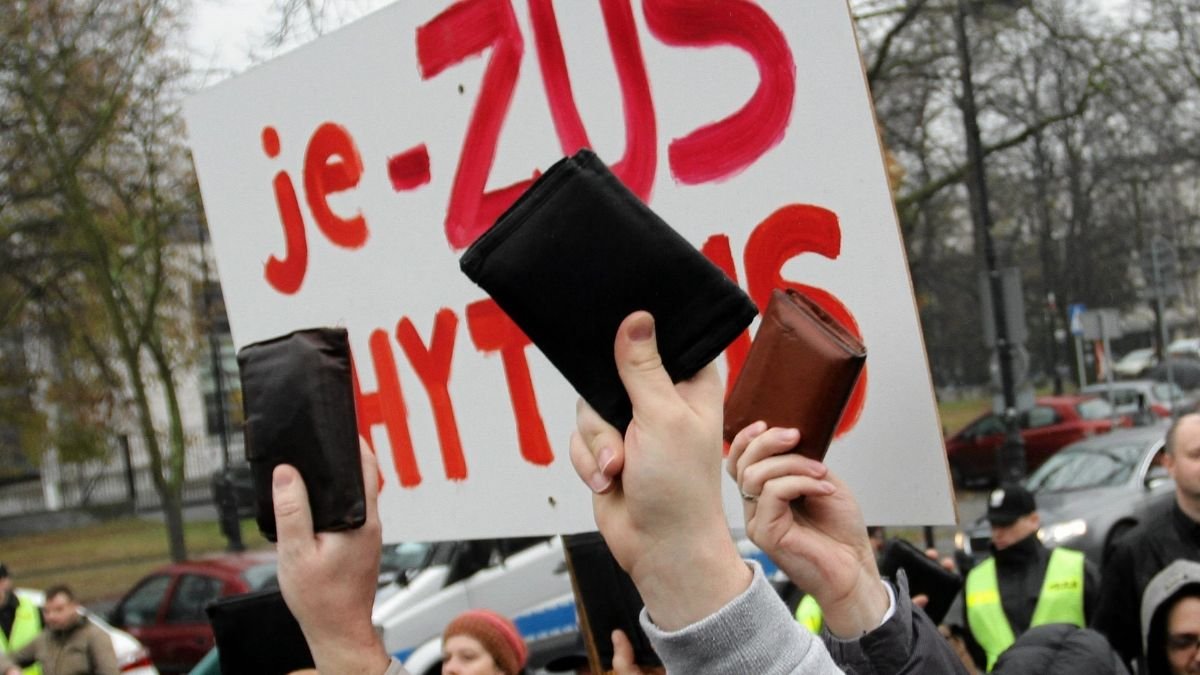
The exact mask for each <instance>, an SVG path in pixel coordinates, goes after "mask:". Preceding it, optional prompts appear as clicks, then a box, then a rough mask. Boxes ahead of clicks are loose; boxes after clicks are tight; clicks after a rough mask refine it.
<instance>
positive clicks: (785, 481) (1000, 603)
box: [274, 312, 1200, 675]
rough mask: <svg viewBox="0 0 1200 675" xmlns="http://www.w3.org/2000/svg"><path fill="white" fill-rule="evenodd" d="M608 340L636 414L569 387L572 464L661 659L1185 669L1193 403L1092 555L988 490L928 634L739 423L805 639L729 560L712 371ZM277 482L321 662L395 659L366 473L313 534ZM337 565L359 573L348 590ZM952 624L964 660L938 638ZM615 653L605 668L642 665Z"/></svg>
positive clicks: (880, 667)
mask: <svg viewBox="0 0 1200 675" xmlns="http://www.w3.org/2000/svg"><path fill="white" fill-rule="evenodd" d="M614 354H615V358H616V363H617V368H618V371H619V373H620V376H621V380H622V382H623V384H624V385H625V388H626V390H627V392H628V394H629V397H630V400H631V401H632V403H633V410H634V414H633V422H632V423H631V424H630V425H629V428H628V429H626V430H624V431H623V432H622V431H621V430H618V429H616V428H614V427H613V426H611V425H609V424H608V423H607V422H605V421H604V420H603V419H602V418H601V417H600V416H599V415H598V414H596V412H595V411H593V410H592V409H591V408H590V407H589V406H588V405H587V403H586V402H583V401H580V403H579V406H578V411H577V412H578V414H577V430H576V432H575V433H574V434H573V435H572V437H571V452H570V454H571V462H572V465H573V466H574V468H575V470H576V472H577V473H578V474H579V477H580V479H581V480H582V481H583V482H584V483H585V484H586V485H588V486H589V487H590V488H591V489H592V491H593V498H592V499H593V511H594V515H595V520H596V525H597V527H598V528H599V530H600V532H601V534H602V535H603V536H604V538H605V541H606V542H607V544H608V546H609V548H610V549H611V550H612V552H613V555H614V556H615V557H616V559H617V561H618V562H619V563H620V565H621V567H622V568H623V569H625V570H626V571H627V572H628V573H629V574H630V576H631V577H632V579H633V581H634V584H635V586H636V587H637V589H638V591H639V593H640V594H641V596H642V599H643V600H644V601H645V609H644V610H643V612H642V614H641V617H640V622H641V627H642V629H643V630H644V631H645V632H646V634H647V636H648V637H649V639H650V641H651V643H652V644H653V645H654V648H655V650H656V651H657V653H658V655H659V656H660V657H661V659H662V662H663V664H664V665H665V667H666V670H667V671H668V672H675V673H764V674H770V673H780V674H783V673H837V672H846V673H880V674H882V673H965V672H971V671H975V670H976V666H979V670H983V671H993V672H998V673H1009V674H1011V673H1026V674H1033V673H1076V672H1079V673H1083V672H1087V673H1089V675H1101V674H1103V673H1126V672H1137V673H1139V674H1141V673H1150V674H1152V675H1159V674H1160V673H1161V674H1163V675H1167V674H1170V675H1180V674H1182V673H1192V672H1200V653H1198V652H1200V649H1198V647H1200V563H1197V562H1192V561H1200V415H1197V414H1189V415H1185V416H1182V417H1180V418H1179V419H1178V420H1177V421H1176V422H1175V423H1174V424H1173V425H1172V427H1171V428H1170V430H1169V431H1168V434H1167V443H1166V458H1165V466H1166V468H1167V470H1168V472H1169V473H1170V475H1171V476H1172V477H1173V478H1174V479H1175V483H1176V499H1175V500H1174V503H1173V504H1172V505H1171V510H1170V513H1168V514H1162V517H1159V518H1152V519H1149V520H1148V521H1147V522H1145V523H1143V524H1142V525H1141V526H1139V527H1138V528H1136V529H1135V530H1133V531H1132V532H1130V533H1129V534H1128V535H1127V536H1126V537H1124V538H1123V539H1122V540H1121V541H1120V542H1118V543H1117V545H1116V547H1115V549H1114V552H1113V554H1112V555H1111V556H1110V558H1109V559H1108V561H1107V562H1106V564H1105V567H1104V569H1103V570H1100V571H1097V570H1096V569H1095V568H1094V566H1092V565H1091V563H1089V562H1088V561H1087V560H1085V559H1084V557H1083V555H1082V554H1081V553H1078V552H1074V551H1070V550H1067V549H1062V548H1059V549H1055V550H1053V551H1050V550H1047V549H1046V548H1045V547H1044V546H1042V544H1041V543H1040V541H1039V540H1038V539H1037V531H1038V528H1039V525H1040V520H1039V516H1038V513H1037V508H1036V503H1035V500H1034V497H1033V495H1032V494H1030V493H1029V492H1028V491H1026V490H1024V489H1023V488H1021V487H1018V486H1013V487H1006V488H1002V489H1000V490H998V491H996V492H995V493H993V494H992V495H991V497H990V499H989V508H988V517H989V520H990V521H991V523H992V527H993V541H994V555H993V557H992V558H990V559H988V560H987V561H985V562H984V563H983V564H981V565H979V566H978V567H976V568H975V569H972V570H971V571H970V573H969V574H968V576H967V579H966V584H965V588H964V591H963V594H962V597H961V603H960V608H959V616H960V620H959V621H958V623H957V626H958V629H959V630H958V631H953V630H946V628H945V627H943V628H942V629H941V630H939V627H938V626H935V625H934V624H933V622H932V621H931V620H930V619H929V617H928V616H926V615H925V613H924V612H923V611H922V610H921V609H920V607H919V606H917V604H914V603H913V601H912V599H911V598H910V597H909V591H908V586H907V581H906V578H905V575H904V573H903V572H901V573H899V574H897V578H895V579H891V580H884V579H882V578H881V577H880V574H879V570H878V567H877V565H876V561H875V554H874V547H873V546H872V544H871V542H870V539H869V538H868V534H867V528H866V527H865V524H864V523H863V520H862V515H861V513H860V510H859V507H858V504H857V502H856V501H855V499H854V496H853V495H852V494H851V492H850V490H849V489H848V488H847V486H846V485H845V483H843V482H842V481H841V480H839V479H838V477H837V476H836V475H834V474H833V473H832V472H831V471H830V470H829V469H828V468H827V467H826V466H825V465H824V464H822V463H820V462H817V461H814V460H812V459H808V458H805V457H803V456H801V455H798V454H795V453H792V452H790V450H791V449H792V448H793V447H795V445H796V443H797V441H798V440H799V436H798V432H797V431H796V430H795V429H778V428H767V425H766V424H764V423H761V422H759V423H755V424H752V425H750V426H749V427H747V428H746V429H744V430H742V431H741V432H740V433H739V434H738V435H737V436H736V437H735V439H734V440H733V442H732V444H731V447H730V450H729V454H728V458H727V459H726V460H725V462H724V467H725V470H726V472H727V473H728V475H729V477H731V478H732V479H733V480H734V481H735V482H736V484H737V487H738V490H739V491H740V493H741V495H742V497H743V504H744V510H745V513H744V515H745V524H746V532H747V535H748V536H749V537H750V539H751V540H752V541H753V542H754V543H755V544H756V545H757V546H758V547H759V548H761V549H762V550H763V551H764V552H766V553H767V555H768V556H769V557H770V558H771V559H772V561H774V562H775V564H776V565H778V567H779V568H780V569H781V570H782V571H783V572H784V573H785V574H786V575H787V576H788V578H789V579H790V580H791V581H792V582H793V583H794V584H795V585H796V586H797V587H798V588H800V589H803V590H804V591H805V592H807V593H808V594H810V595H811V596H812V598H813V599H814V600H815V602H816V604H817V605H819V607H820V610H821V629H820V632H819V634H818V633H814V632H812V631H810V630H808V629H807V628H805V627H804V626H803V625H802V624H801V623H800V622H797V621H796V620H795V618H794V617H793V616H792V614H791V613H790V612H789V611H788V608H787V607H786V606H785V605H784V603H783V602H782V600H781V599H780V598H779V596H778V595H777V594H776V593H775V592H774V591H773V589H772V587H771V586H770V585H769V584H768V583H767V580H766V577H765V576H764V574H763V571H762V569H761V567H760V566H759V565H758V564H757V563H755V562H753V561H746V560H743V559H742V558H741V556H740V555H739V554H738V551H737V548H736V546H735V544H734V541H733V539H732V537H731V535H730V533H729V531H728V529H727V527H726V524H725V516H724V514H723V512H722V504H721V498H720V492H721V489H720V481H721V480H722V477H721V468H722V443H721V410H722V398H723V391H724V390H723V387H722V383H721V381H720V379H719V378H718V376H717V374H716V371H715V368H714V367H713V366H712V365H710V366H709V367H708V368H706V369H705V370H703V371H701V372H700V373H699V374H697V375H696V376H695V377H693V378H692V379H690V380H687V381H684V382H680V383H673V382H672V381H671V379H670V377H669V376H668V375H667V373H666V371H665V370H664V369H663V367H662V362H661V359H660V357H659V355H658V351H657V346H656V342H655V337H654V321H653V318H652V317H651V316H650V315H648V314H646V313H644V312H637V313H634V314H632V315H630V316H629V317H628V318H627V319H626V320H625V321H624V322H623V323H622V325H621V327H620V329H619V331H618V334H617V337H616V341H615V345H614ZM602 456H603V457H604V459H605V461H604V463H603V464H602V463H600V462H599V460H598V458H599V457H602ZM362 461H363V464H364V467H363V468H364V472H363V473H364V475H366V476H374V475H375V473H376V468H375V464H374V457H373V456H372V455H371V454H370V453H369V452H366V451H364V452H363V453H362ZM274 479H275V483H274V491H275V509H276V518H277V522H278V527H279V551H280V582H281V586H282V589H283V593H284V596H285V598H286V599H287V600H288V603H289V606H290V607H291V608H292V610H293V612H294V613H295V614H296V617H297V619H298V620H299V622H300V625H301V627H302V628H303V630H304V632H305V635H306V637H307V638H308V640H309V642H310V645H312V647H313V655H314V658H315V660H316V662H317V666H318V668H319V670H321V671H322V672H337V673H362V674H364V675H378V674H380V673H388V674H389V675H395V674H398V673H403V672H404V671H403V667H402V666H401V665H400V664H399V663H398V662H395V661H394V660H391V659H389V658H388V656H387V654H386V652H385V651H384V649H383V647H382V645H381V644H380V643H379V639H378V636H377V635H376V634H375V633H374V631H373V630H372V629H371V624H370V607H371V602H370V598H371V590H372V585H373V583H374V581H373V580H374V570H373V565H374V561H375V560H377V559H378V555H373V554H377V553H378V547H379V521H378V513H377V511H376V510H375V499H374V497H375V495H374V493H373V491H372V489H371V488H372V483H373V481H367V483H368V493H369V501H370V503H371V505H372V508H371V513H370V515H369V517H368V521H367V525H366V526H365V527H364V528H363V529H361V530H357V531H354V532H350V533H336V534H316V535H314V533H313V531H312V525H311V521H310V519H309V515H308V510H307V498H306V493H305V489H304V485H303V482H302V481H301V480H300V479H299V475H298V474H297V473H296V472H295V470H294V469H292V468H291V467H287V466H281V467H279V468H277V469H276V473H275V476H274ZM347 572H350V574H347ZM348 579H354V580H355V581H354V582H353V583H354V584H355V585H356V588H354V589H351V590H352V592H349V593H347V592H346V591H347V588H346V585H347V583H348ZM314 580H315V581H316V582H317V583H313V582H314ZM1101 580H1102V581H1101ZM337 582H340V583H337ZM313 589H328V590H327V591H324V592H322V591H316V592H314V591H313ZM953 613H954V612H953V611H952V614H953ZM949 623H951V624H954V620H953V619H951V621H950V622H949ZM1089 626H1090V627H1089ZM955 634H958V635H964V636H965V638H966V642H967V645H968V650H967V651H968V652H974V653H976V654H977V656H978V659H979V662H978V664H977V663H975V661H974V659H969V658H963V656H962V655H961V653H960V652H958V651H956V650H955V649H954V648H953V646H952V643H951V642H950V641H949V640H948V639H947V638H946V637H945V636H946V635H951V636H953V635H955ZM615 642H616V641H615ZM447 644H448V645H449V644H451V641H450V640H447ZM624 644H627V642H625V643H624ZM623 651H624V650H622V649H620V648H618V653H619V656H620V658H618V657H614V668H615V669H616V671H617V672H618V673H626V674H636V673H640V672H642V671H641V670H639V668H638V666H636V665H633V664H632V663H629V662H628V660H627V658H626V657H627V651H625V655H621V654H620V653H621V652H623ZM447 657H448V659H447V660H448V662H450V661H451V660H454V659H455V658H456V657H454V655H453V654H451V653H450V652H447ZM501 660H503V659H497V658H496V657H495V654H493V655H492V659H491V661H490V662H491V663H492V665H494V666H495V670H478V671H467V670H447V671H446V672H455V673H468V672H472V673H473V672H487V673H504V674H505V675H515V674H516V673H517V672H519V667H518V669H517V670H505V669H504V668H503V667H502V666H501V665H500V661H501ZM618 663H619V664H620V666H619V667H618ZM451 667H453V666H451Z"/></svg>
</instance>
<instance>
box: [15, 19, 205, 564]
mask: <svg viewBox="0 0 1200 675" xmlns="http://www.w3.org/2000/svg"><path fill="white" fill-rule="evenodd" d="M179 9H180V8H179V6H178V5H177V3H175V2H171V1H170V0H39V1H37V2H27V1H24V0H0V16H4V17H5V20H4V21H3V22H2V24H0V25H2V28H0V31H2V32H3V35H2V39H0V129H2V130H3V134H2V139H0V195H3V198H2V199H0V240H2V241H3V243H2V244H0V280H2V282H0V283H2V284H3V287H4V289H3V291H2V292H0V298H3V299H4V301H5V303H6V304H5V306H3V307H0V316H4V317H5V325H4V327H3V328H4V329H5V330H14V326H19V327H20V328H21V332H24V333H25V334H27V335H30V336H33V337H34V338H35V340H36V341H37V342H38V343H40V344H41V345H43V346H44V347H45V348H46V349H49V350H50V354H49V355H50V357H51V358H47V359H43V363H42V365H43V366H48V368H46V371H45V372H43V373H42V375H44V376H45V377H46V378H47V381H48V382H49V383H50V386H49V387H48V388H47V397H48V400H49V401H50V402H51V403H54V404H57V408H56V410H57V414H56V416H55V417H56V418H57V420H58V424H56V425H55V426H57V427H58V428H59V429H75V430H78V431H80V432H81V433H82V432H83V431H87V432H89V433H91V434H101V435H104V434H112V433H115V432H120V431H125V429H123V428H122V427H123V426H124V424H125V421H126V420H128V422H129V425H130V426H131V428H130V429H128V431H129V432H132V433H135V434H136V435H138V436H140V438H141V440H142V442H143V444H144V446H145V448H146V450H147V452H148V454H149V457H150V465H151V475H152V478H153V482H154V486H155V489H156V491H157V492H158V495H159V497H160V499H161V502H162V505H163V510H164V513H165V514H166V522H167V530H168V537H169V544H170V553H171V556H172V558H174V559H176V560H179V559H183V558H184V557H186V547H185V542H184V535H183V522H182V510H181V507H182V503H181V496H182V487H183V482H184V454H185V452H186V450H187V442H186V438H185V434H184V430H183V423H182V416H181V410H180V402H179V399H178V388H177V375H176V373H177V371H178V369H179V368H180V367H181V366H182V365H184V364H185V363H186V362H187V360H188V359H190V358H192V353H193V350H192V346H191V344H190V343H191V339H190V337H189V335H190V332H191V331H190V330H189V326H188V323H187V319H188V316H187V313H186V311H185V307H186V303H185V294H186V292H188V291H189V290H190V288H191V281H190V280H191V279H192V278H193V277H194V270H193V269H192V263H191V260H190V256H189V255H188V254H187V247H185V246H180V245H179V244H180V242H181V240H182V239H181V237H182V235H184V234H186V233H188V232H190V231H192V229H194V228H193V227H189V226H188V224H189V223H194V222H195V219H196V218H197V217H199V216H198V213H199V207H198V198H197V190H196V186H195V181H194V178H193V177H192V173H191V167H190V163H189V161H188V158H187V155H186V152H185V151H184V149H183V147H182V145H181V138H182V134H181V127H180V122H179V116H178V111H177V104H178V101H179V98H180V94H181V91H180V89H179V83H180V82H181V81H182V77H183V76H184V75H185V73H186V71H185V69H184V66H183V64H182V63H181V62H180V61H179V60H177V59H176V58H175V56H174V55H173V54H172V53H171V51H170V45H171V44H172V41H173V40H174V39H175V38H177V37H178V35H179V33H178V31H179V24H178V23H177V19H176V17H177V12H178V11H179ZM81 438H83V441H82V445H84V446H86V445H88V442H87V439H86V434H84V436H83V437H81ZM61 440H62V438H61V434H60V441H61Z"/></svg>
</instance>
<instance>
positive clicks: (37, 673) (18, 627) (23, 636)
mask: <svg viewBox="0 0 1200 675" xmlns="http://www.w3.org/2000/svg"><path fill="white" fill-rule="evenodd" d="M41 632H42V614H41V612H40V611H38V608H37V606H36V605H34V604H33V603H32V602H30V601H29V600H27V599H25V598H19V597H17V594H16V593H14V592H13V583H12V579H11V578H10V577H9V576H8V566H7V565H5V564H4V563H0V651H3V652H4V653H5V654H11V653H13V652H15V651H16V650H18V649H20V648H21V647H24V646H25V645H27V644H29V643H30V642H33V639H34V638H36V637H37V636H38V633H41ZM23 672H24V673H25V675H41V673H42V670H41V668H39V667H38V666H36V665H35V666H30V667H28V668H26V669H25V670H24V671H23Z"/></svg>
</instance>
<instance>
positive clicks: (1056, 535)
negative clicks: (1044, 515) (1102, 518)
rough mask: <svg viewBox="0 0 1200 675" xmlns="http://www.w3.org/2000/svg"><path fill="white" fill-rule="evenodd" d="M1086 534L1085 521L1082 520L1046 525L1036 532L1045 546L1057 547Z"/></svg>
mask: <svg viewBox="0 0 1200 675" xmlns="http://www.w3.org/2000/svg"><path fill="white" fill-rule="evenodd" d="M1085 534H1087V521H1085V520H1084V519H1083V518H1076V519H1074V520H1067V521H1064V522H1061V523H1054V524H1052V525H1047V526H1045V527H1043V528H1042V529H1040V530H1038V538H1039V539H1041V540H1042V543H1044V544H1045V545H1047V546H1058V545H1059V544H1063V543H1066V542H1068V541H1071V540H1072V539H1077V538H1079V537H1082V536H1083V535H1085Z"/></svg>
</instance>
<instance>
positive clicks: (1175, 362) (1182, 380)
mask: <svg viewBox="0 0 1200 675" xmlns="http://www.w3.org/2000/svg"><path fill="white" fill-rule="evenodd" d="M1168 364H1169V370H1170V372H1168ZM1146 379H1148V380H1154V381H1156V382H1166V381H1168V380H1170V381H1171V382H1174V383H1175V384H1177V385H1179V388H1180V389H1183V390H1184V391H1196V390H1198V389H1200V361H1195V360H1192V359H1185V358H1179V357H1174V356H1173V357H1171V358H1169V359H1167V360H1166V361H1163V362H1161V363H1159V364H1158V365H1156V366H1154V367H1153V368H1151V369H1150V370H1147V371H1146Z"/></svg>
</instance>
